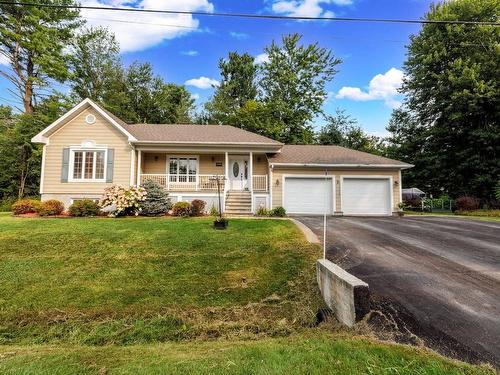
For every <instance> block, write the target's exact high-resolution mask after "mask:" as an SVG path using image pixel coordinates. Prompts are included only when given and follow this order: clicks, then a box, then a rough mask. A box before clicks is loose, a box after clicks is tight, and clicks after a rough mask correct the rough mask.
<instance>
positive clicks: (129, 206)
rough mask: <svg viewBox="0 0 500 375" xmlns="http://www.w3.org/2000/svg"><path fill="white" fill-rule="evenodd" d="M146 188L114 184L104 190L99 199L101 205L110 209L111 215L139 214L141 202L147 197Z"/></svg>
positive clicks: (105, 208)
mask: <svg viewBox="0 0 500 375" xmlns="http://www.w3.org/2000/svg"><path fill="white" fill-rule="evenodd" d="M146 195H147V193H146V190H145V189H144V188H142V187H140V186H139V187H136V186H132V187H130V188H128V189H127V188H125V187H123V186H121V185H113V186H111V187H109V188H106V189H105V190H104V194H103V196H102V198H101V200H100V201H99V206H100V207H101V208H102V209H104V210H106V211H109V212H110V213H109V216H112V217H116V216H124V215H136V216H137V215H139V213H140V212H141V206H140V204H141V202H143V201H144V200H145V199H146Z"/></svg>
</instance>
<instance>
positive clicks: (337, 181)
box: [32, 99, 411, 215]
mask: <svg viewBox="0 0 500 375" xmlns="http://www.w3.org/2000/svg"><path fill="white" fill-rule="evenodd" d="M32 141H33V142H35V143H42V144H43V159H42V175H41V181H40V194H41V197H42V200H47V199H59V200H61V201H62V202H64V204H65V205H66V207H68V206H69V205H70V204H71V203H72V202H73V201H74V200H78V199H82V198H91V199H99V198H100V196H101V195H102V193H103V191H104V189H105V188H106V187H107V186H110V185H113V184H120V185H124V186H132V185H140V184H141V183H143V182H144V181H146V180H148V179H152V180H155V181H157V182H158V183H159V184H161V185H162V186H163V187H164V188H165V189H166V190H167V191H168V192H169V194H170V196H171V197H172V200H173V201H174V202H175V201H191V200H193V199H202V200H204V201H206V202H207V208H208V209H210V208H211V206H214V207H217V201H218V199H217V196H218V192H217V189H218V186H217V181H218V180H219V181H220V184H219V188H220V190H221V196H222V201H223V205H222V206H223V210H224V212H226V213H228V214H231V213H243V214H245V213H246V214H250V213H253V212H255V211H256V210H257V209H258V208H259V207H265V208H273V207H278V206H283V207H284V208H285V209H286V210H287V213H289V214H324V213H325V212H326V213H327V214H329V215H391V214H392V213H393V212H395V211H397V206H398V203H399V202H401V170H402V169H405V168H410V167H411V165H409V164H406V163H403V162H400V161H397V160H391V159H387V158H384V157H380V156H376V155H372V154H368V153H364V152H359V151H354V150H350V149H346V148H343V147H338V146H312V145H304V146H301V145H284V144H282V143H280V142H278V141H275V140H273V139H270V138H266V137H264V136H261V135H258V134H255V133H251V132H248V131H245V130H243V129H239V128H235V127H233V126H228V125H170V124H167V125H166V124H161V125H160V124H127V123H125V122H124V121H122V120H120V119H119V118H117V117H116V116H114V115H113V114H111V113H110V112H108V111H106V110H105V109H103V108H101V107H100V106H98V105H97V104H95V103H94V102H92V101H91V100H90V99H86V100H84V101H82V102H81V103H80V104H78V105H77V106H75V107H74V108H73V109H72V110H70V111H69V112H68V113H66V114H65V115H64V116H62V117H61V118H59V119H58V120H57V121H55V122H54V123H52V124H51V125H50V126H48V127H47V128H45V129H44V130H43V131H41V132H40V133H39V134H37V135H36V136H35V137H33V139H32Z"/></svg>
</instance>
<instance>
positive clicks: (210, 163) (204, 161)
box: [142, 152, 268, 175]
mask: <svg viewBox="0 0 500 375" xmlns="http://www.w3.org/2000/svg"><path fill="white" fill-rule="evenodd" d="M169 156H197V157H198V162H199V171H198V173H199V174H219V175H223V174H224V173H225V168H224V159H225V156H224V154H193V153H190V154H189V153H185V154H184V153H164V152H163V153H160V152H143V153H142V173H144V174H165V173H168V165H167V162H168V157H169ZM259 158H260V161H258V159H259ZM212 159H213V160H212ZM217 163H220V164H221V165H220V166H217ZM253 174H254V175H266V174H268V163H267V157H266V155H265V154H255V155H254V157H253Z"/></svg>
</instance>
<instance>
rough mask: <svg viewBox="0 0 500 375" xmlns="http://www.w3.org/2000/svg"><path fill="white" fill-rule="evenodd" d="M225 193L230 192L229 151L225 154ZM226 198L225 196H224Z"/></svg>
mask: <svg viewBox="0 0 500 375" xmlns="http://www.w3.org/2000/svg"><path fill="white" fill-rule="evenodd" d="M224 157H225V159H224V193H226V191H228V190H229V154H228V153H227V151H226V152H225V154H224ZM224 196H225V194H224Z"/></svg>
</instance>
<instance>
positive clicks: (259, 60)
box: [255, 53, 269, 64]
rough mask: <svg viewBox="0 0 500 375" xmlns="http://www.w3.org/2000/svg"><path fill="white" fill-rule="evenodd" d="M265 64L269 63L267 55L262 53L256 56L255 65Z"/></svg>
mask: <svg viewBox="0 0 500 375" xmlns="http://www.w3.org/2000/svg"><path fill="white" fill-rule="evenodd" d="M265 62H269V56H268V55H267V53H261V54H259V55H257V56H255V63H256V64H262V63H265Z"/></svg>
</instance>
